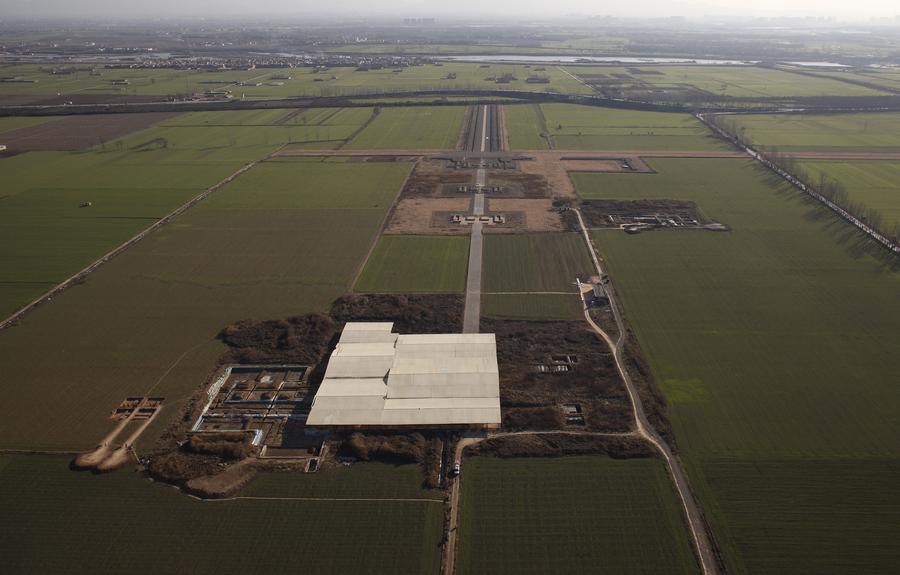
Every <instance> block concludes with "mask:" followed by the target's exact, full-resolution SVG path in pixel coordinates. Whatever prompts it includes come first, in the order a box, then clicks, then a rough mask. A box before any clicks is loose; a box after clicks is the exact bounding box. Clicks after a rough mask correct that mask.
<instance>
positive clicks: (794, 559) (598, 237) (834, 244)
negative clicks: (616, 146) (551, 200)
mask: <svg viewBox="0 0 900 575" xmlns="http://www.w3.org/2000/svg"><path fill="white" fill-rule="evenodd" d="M650 164H651V165H652V167H653V168H655V169H656V170H657V171H658V172H659V173H657V174H649V175H643V174H642V175H640V176H639V177H633V178H632V179H631V180H625V179H623V178H619V177H618V175H615V174H612V175H610V174H574V175H573V181H574V182H575V185H576V187H577V188H578V191H579V193H580V194H581V195H582V196H583V197H594V198H596V197H606V198H615V199H629V198H635V199H636V198H674V199H686V200H693V201H695V202H697V204H698V206H699V207H700V208H701V209H702V210H703V211H704V212H705V213H706V214H707V215H709V216H710V217H712V218H714V219H716V220H717V221H721V222H724V223H727V224H729V225H730V226H732V231H731V232H729V233H727V234H715V233H708V232H701V231H697V232H694V231H684V232H674V231H673V232H668V231H659V232H650V233H644V234H640V235H637V236H630V235H626V234H622V233H619V232H617V231H607V230H603V231H600V230H598V231H595V232H594V240H595V242H596V244H597V246H598V248H599V250H600V252H601V253H602V255H603V257H604V258H605V259H606V261H607V264H608V266H609V269H610V273H611V277H612V278H613V281H614V283H615V284H616V287H617V289H618V291H619V293H620V299H621V300H622V303H623V305H624V311H625V314H626V317H627V318H628V320H629V322H630V324H631V326H632V327H633V329H634V330H635V333H636V335H637V338H638V340H639V343H640V345H641V348H642V349H643V350H644V352H645V353H646V355H647V358H648V360H649V362H650V365H651V368H652V371H653V374H654V377H655V379H656V381H657V382H658V384H659V385H660V386H661V388H662V390H663V391H664V393H665V395H666V397H667V399H668V402H669V406H670V417H671V420H672V423H673V426H674V428H675V435H676V437H677V438H678V444H679V450H680V451H681V453H682V456H683V457H684V459H685V463H686V464H687V467H688V470H689V472H690V474H691V477H692V484H693V485H694V488H695V489H696V490H697V492H698V495H699V496H700V498H701V500H702V502H703V505H704V508H705V510H706V512H707V514H708V515H709V516H710V517H711V520H712V523H713V528H714V532H715V533H716V536H717V538H718V539H719V542H720V544H721V545H722V546H723V548H724V554H725V558H726V562H727V564H728V567H729V572H732V573H779V572H784V571H785V570H788V571H791V572H797V573H822V572H826V571H828V570H829V569H830V567H833V563H832V562H829V561H830V559H833V558H834V555H833V552H834V549H833V545H832V543H833V542H834V541H835V540H837V539H839V538H841V537H847V538H846V539H845V541H846V544H844V545H842V546H841V554H842V561H843V562H844V564H849V565H854V566H865V568H864V569H860V570H859V572H872V573H880V572H888V571H889V570H890V569H892V568H893V566H894V565H895V564H896V562H897V560H898V559H900V556H898V552H897V548H896V546H887V545H881V546H878V545H871V544H869V543H866V542H867V541H868V542H872V541H886V540H889V539H895V538H896V537H897V536H898V535H900V532H898V529H897V528H898V525H897V524H896V522H891V521H886V522H877V521H870V522H865V523H862V522H856V523H854V526H855V527H854V531H853V533H852V535H850V536H847V521H849V519H848V518H847V517H846V515H847V514H848V513H849V512H850V511H849V509H848V507H847V506H846V505H844V504H843V503H841V504H838V505H837V506H835V505H827V506H816V505H812V504H811V505H809V506H808V507H807V506H804V507H803V510H804V512H803V514H802V516H803V520H802V521H796V520H793V519H792V518H791V516H789V515H787V514H786V512H785V510H784V509H781V510H779V509H778V508H777V506H776V502H778V501H789V500H790V501H805V500H806V499H804V498H814V497H822V500H825V499H827V497H828V496H829V494H838V493H849V492H850V491H852V493H853V496H852V500H853V501H868V502H869V504H870V505H871V504H872V503H871V502H873V501H875V500H876V499H877V498H879V497H881V496H882V494H883V490H882V488H881V487H879V486H880V485H883V484H884V482H885V481H889V479H888V476H889V474H890V473H891V470H892V469H895V468H896V462H897V461H900V451H898V450H897V448H896V445H897V444H898V443H897V440H898V439H900V424H898V420H897V418H896V417H894V416H893V414H895V413H896V412H897V410H898V408H900V397H898V396H897V394H896V393H894V386H893V383H892V382H893V380H894V379H895V378H894V374H895V373H896V372H897V370H898V368H900V364H898V358H897V355H896V353H894V351H893V350H895V349H896V348H897V345H898V343H900V341H898V339H897V338H898V335H897V334H898V333H900V325H898V318H900V307H898V306H900V302H898V300H897V298H896V293H897V288H898V286H900V273H898V271H897V269H896V268H895V267H894V266H892V263H891V262H890V261H889V260H888V259H886V257H885V254H883V252H881V251H879V249H878V248H876V247H875V246H873V245H872V244H871V243H869V242H868V241H867V240H865V239H864V238H863V236H861V235H860V234H857V232H855V231H854V229H853V228H852V227H850V226H849V225H847V224H845V223H844V222H842V221H840V220H838V219H837V218H836V217H835V216H833V215H832V214H831V213H830V212H828V211H826V210H825V209H824V208H822V207H821V206H819V205H818V204H817V203H815V202H813V201H812V200H810V199H808V198H807V197H806V196H803V195H801V194H800V193H799V192H796V191H795V190H793V189H792V188H790V187H788V186H787V184H785V183H783V182H782V181H781V180H779V179H776V178H774V177H773V176H771V175H770V174H769V173H767V172H766V171H764V170H763V169H762V168H760V167H758V166H756V165H755V164H753V163H752V162H749V161H744V160H725V159H723V160H700V159H691V160H674V159H653V160H651V161H650ZM835 302H841V303H840V304H836V303H835ZM729 466H731V467H729ZM756 466H759V467H758V468H757V469H758V470H759V469H762V468H763V467H764V466H765V467H766V469H767V472H766V473H763V472H761V471H760V472H758V473H750V472H749V471H750V470H751V469H753V468H756ZM734 469H744V470H747V471H748V473H747V474H745V475H744V476H743V477H742V483H740V487H736V484H735V482H734V481H731V479H730V476H728V477H729V478H726V479H723V477H726V476H727V475H728V470H734ZM832 471H834V475H832ZM723 474H724V475H723ZM794 474H796V475H794ZM800 476H802V477H806V478H808V481H806V482H804V481H798V480H797V477H800ZM813 478H814V479H813ZM842 478H845V479H846V481H848V482H849V483H842ZM810 485H813V486H814V488H813V491H811V487H810ZM887 501H890V500H887ZM891 505H895V503H888V508H891V507H890V506H891ZM751 509H752V514H753V517H749V515H747V514H748V513H751V511H750V510H751ZM742 514H743V515H742ZM762 525H765V526H766V527H765V528H764V529H763V528H761V526H762ZM810 525H813V526H815V528H814V529H810V528H809V526H810ZM775 526H777V527H775ZM857 529H858V530H857ZM776 555H777V556H776ZM786 566H789V568H787V567H786Z"/></svg>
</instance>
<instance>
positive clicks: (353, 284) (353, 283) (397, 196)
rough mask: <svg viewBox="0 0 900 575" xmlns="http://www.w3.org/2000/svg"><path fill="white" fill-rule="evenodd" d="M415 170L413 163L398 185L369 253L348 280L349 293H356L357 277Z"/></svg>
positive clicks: (385, 227)
mask: <svg viewBox="0 0 900 575" xmlns="http://www.w3.org/2000/svg"><path fill="white" fill-rule="evenodd" d="M415 170H416V163H415V162H413V165H412V167H410V169H409V171H408V172H407V173H406V177H405V178H403V183H402V184H400V187H399V188H398V189H397V193H396V194H394V199H393V200H391V205H390V206H389V207H388V209H387V210H386V211H385V213H384V218H382V220H381V225H380V226H379V227H378V233H376V234H375V238H374V239H373V240H372V244H371V245H370V246H369V251H367V252H366V257H364V258H363V260H362V262H360V264H359V266H358V267H357V268H356V273H354V274H353V279H352V280H350V285H349V286H347V287H348V289H349V290H350V292H351V293H356V290H355V289H354V288H355V287H356V283H357V282H358V281H359V276H361V275H362V273H363V270H364V269H366V264H367V263H369V258H371V257H372V252H374V251H375V246H377V245H378V240H379V239H381V236H382V235H383V234H384V231H385V230H386V229H387V224H388V222H389V221H390V218H391V216H392V215H393V214H394V208H395V207H396V206H397V201H398V200H399V199H400V195H401V194H403V190H405V189H406V184H407V183H408V182H409V178H410V177H412V174H413V172H414V171H415Z"/></svg>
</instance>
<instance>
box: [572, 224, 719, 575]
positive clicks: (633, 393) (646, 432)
mask: <svg viewBox="0 0 900 575" xmlns="http://www.w3.org/2000/svg"><path fill="white" fill-rule="evenodd" d="M574 211H575V214H576V215H577V216H578V223H579V225H580V226H581V233H582V234H583V236H584V240H585V242H586V243H587V246H588V250H589V251H590V253H591V259H592V260H593V261H594V267H596V268H597V273H598V274H600V276H601V277H602V276H603V275H605V273H606V272H605V271H604V269H603V267H602V266H601V265H600V260H599V258H598V257H597V252H596V251H595V250H594V245H593V243H592V242H591V238H590V235H589V234H588V231H587V227H586V226H585V224H584V219H583V218H582V217H581V212H580V211H579V210H577V209H576V210H574ZM607 295H608V296H609V306H610V309H611V310H612V312H613V316H614V318H615V320H616V327H617V328H618V331H619V336H618V339H617V340H616V341H613V339H612V338H611V337H609V335H608V334H607V333H606V332H605V331H603V330H602V329H600V327H599V326H598V325H597V324H596V323H595V322H594V320H593V318H591V314H590V309H589V308H585V310H584V318H585V319H586V320H587V322H588V324H590V326H591V328H592V329H593V330H594V331H595V332H596V333H597V335H599V336H600V337H601V338H603V340H604V341H605V342H606V345H607V346H609V349H610V351H611V352H612V354H613V358H614V359H615V362H616V370H617V371H618V372H619V376H620V377H621V378H622V381H623V382H624V383H625V389H626V390H627V392H628V397H629V399H630V400H631V407H632V409H633V411H634V420H635V429H636V431H637V433H638V435H640V436H641V437H643V438H644V439H646V440H647V441H649V442H650V443H651V444H653V445H654V446H655V447H656V448H657V449H658V450H659V452H660V453H661V454H662V455H663V458H664V459H665V461H666V465H667V466H668V467H669V471H670V473H671V474H672V480H673V481H674V482H675V489H676V490H677V491H678V496H679V498H680V499H681V504H682V507H683V508H684V512H685V518H686V520H687V524H688V528H689V529H690V531H691V536H692V539H693V541H694V545H695V547H696V551H697V555H698V557H699V561H700V568H701V570H702V571H703V573H704V575H718V574H719V573H720V570H719V564H718V560H717V558H716V553H715V549H714V547H713V544H712V541H711V540H710V538H709V535H708V533H707V532H706V526H705V522H704V521H703V516H702V514H701V513H700V506H699V505H698V503H697V501H696V500H695V499H694V494H693V493H692V492H691V489H690V486H689V485H688V482H687V477H686V476H685V474H684V470H683V469H682V467H681V463H680V462H679V461H678V459H677V458H676V457H675V455H674V454H673V453H672V450H671V449H670V448H669V445H668V444H667V443H666V442H665V440H664V439H662V437H660V436H659V435H658V434H657V433H656V431H655V430H654V429H653V426H652V425H651V424H650V422H649V420H647V415H646V413H645V412H644V405H643V403H642V402H641V398H640V395H638V391H637V388H636V387H635V385H634V382H633V381H632V380H631V376H629V375H628V371H627V370H626V369H625V362H624V358H623V354H624V347H625V325H624V322H623V320H622V315H621V312H620V311H619V307H618V304H617V303H616V300H615V295H614V293H613V290H611V289H608V290H607Z"/></svg>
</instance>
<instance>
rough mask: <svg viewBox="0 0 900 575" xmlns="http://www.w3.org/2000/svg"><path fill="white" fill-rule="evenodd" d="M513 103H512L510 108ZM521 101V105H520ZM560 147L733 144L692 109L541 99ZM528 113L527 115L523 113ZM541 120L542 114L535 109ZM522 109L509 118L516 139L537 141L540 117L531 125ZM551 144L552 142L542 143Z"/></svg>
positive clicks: (674, 147) (678, 147)
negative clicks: (690, 111)
mask: <svg viewBox="0 0 900 575" xmlns="http://www.w3.org/2000/svg"><path fill="white" fill-rule="evenodd" d="M512 107H513V106H507V110H509V109H510V108H512ZM515 107H520V106H515ZM540 110H541V112H542V113H543V115H544V117H545V119H546V124H547V129H548V133H549V134H550V137H551V138H552V140H553V142H554V147H555V148H558V149H561V150H597V151H602V150H610V151H616V150H700V151H706V150H725V149H729V148H728V147H727V145H726V144H725V143H724V142H723V141H722V140H719V139H718V138H716V137H714V136H713V135H712V134H711V133H710V132H709V130H707V128H706V127H705V126H703V125H702V124H701V123H700V122H699V121H697V120H696V119H695V118H694V117H692V116H690V115H689V114H674V113H669V112H643V111H635V110H618V109H613V108H599V107H594V106H578V105H574V104H540ZM523 116H524V117H523ZM534 116H535V119H536V120H537V119H538V118H539V116H538V115H537V114H534ZM525 117H527V116H526V112H520V113H519V114H518V117H516V118H514V121H510V122H508V130H509V138H510V145H511V146H513V147H515V146H516V145H522V144H530V145H536V144H537V143H538V141H539V140H540V139H541V138H540V133H541V130H542V128H541V124H540V122H539V121H535V122H533V123H532V124H531V125H529V124H528V122H527V121H526V120H525ZM542 147H544V148H546V147H547V145H546V143H545V144H544V145H543V146H542Z"/></svg>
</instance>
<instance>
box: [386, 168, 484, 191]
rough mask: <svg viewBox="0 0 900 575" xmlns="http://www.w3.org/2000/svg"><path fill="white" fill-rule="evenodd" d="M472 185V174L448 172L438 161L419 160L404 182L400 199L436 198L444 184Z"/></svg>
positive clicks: (473, 178)
mask: <svg viewBox="0 0 900 575" xmlns="http://www.w3.org/2000/svg"><path fill="white" fill-rule="evenodd" d="M474 183H475V174H474V172H471V171H466V172H462V171H454V170H448V169H446V168H445V167H444V166H443V163H442V162H441V161H439V160H419V161H418V162H416V167H415V168H413V171H412V173H411V174H410V175H409V178H407V180H406V185H405V186H404V187H403V191H402V192H401V197H438V196H440V195H441V189H442V186H443V185H444V184H474Z"/></svg>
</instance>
